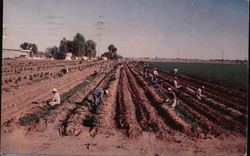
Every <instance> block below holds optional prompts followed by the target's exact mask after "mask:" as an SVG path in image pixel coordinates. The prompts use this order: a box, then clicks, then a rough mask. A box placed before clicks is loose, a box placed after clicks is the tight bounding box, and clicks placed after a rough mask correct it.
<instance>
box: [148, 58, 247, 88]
mask: <svg viewBox="0 0 250 156" xmlns="http://www.w3.org/2000/svg"><path fill="white" fill-rule="evenodd" d="M150 64H152V65H153V66H155V67H157V68H159V69H163V70H165V71H167V72H170V71H172V70H173V69H175V68H178V69H179V71H180V73H184V74H185V75H192V76H194V77H198V78H202V79H205V80H207V81H212V82H216V83H219V82H223V83H228V84H229V85H235V84H239V85H242V86H246V85H247V82H248V67H247V65H241V64H209V63H177V62H150ZM204 85H205V84H204Z"/></svg>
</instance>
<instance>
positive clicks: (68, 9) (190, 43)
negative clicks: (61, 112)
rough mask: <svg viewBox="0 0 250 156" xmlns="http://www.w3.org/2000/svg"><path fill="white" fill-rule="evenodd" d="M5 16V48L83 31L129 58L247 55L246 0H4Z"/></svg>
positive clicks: (42, 45) (44, 43)
mask: <svg viewBox="0 0 250 156" xmlns="http://www.w3.org/2000/svg"><path fill="white" fill-rule="evenodd" d="M3 18H4V19H3V23H4V24H6V33H7V38H6V39H4V40H3V47H4V48H19V45H20V44H21V43H23V42H25V41H27V42H31V43H36V44H37V45H38V49H39V50H40V51H44V50H45V49H46V48H47V47H50V46H54V45H57V46H58V45H59V42H60V40H61V39H62V38H63V37H66V38H67V39H69V40H72V39H73V36H74V35H75V34H76V33H77V32H80V33H81V34H83V35H84V36H85V38H86V39H92V40H94V41H96V42H97V44H98V50H99V52H100V53H103V52H105V51H107V47H108V45H109V44H111V43H112V44H114V45H115V46H116V47H117V48H118V53H120V54H121V55H123V56H128V57H144V56H148V57H155V56H158V57H166V58H177V57H179V58H198V59H215V58H220V57H221V52H222V51H224V57H225V59H248V18H249V17H248V2H247V1H246V0H4V15H3ZM98 21H101V22H103V24H100V25H99V26H98V24H97V22H98ZM97 27H99V29H97ZM100 29H102V30H100Z"/></svg>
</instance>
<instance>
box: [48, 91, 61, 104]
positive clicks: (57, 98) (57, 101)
mask: <svg viewBox="0 0 250 156" xmlns="http://www.w3.org/2000/svg"><path fill="white" fill-rule="evenodd" d="M52 93H53V94H54V97H53V98H52V100H51V101H50V102H49V105H50V106H55V105H58V104H60V103H61V97H60V94H59V93H58V90H57V89H56V88H53V89H52Z"/></svg>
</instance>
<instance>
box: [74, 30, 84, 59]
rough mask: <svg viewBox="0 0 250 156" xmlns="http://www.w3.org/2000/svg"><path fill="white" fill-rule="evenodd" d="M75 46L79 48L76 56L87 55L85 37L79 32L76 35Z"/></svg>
mask: <svg viewBox="0 0 250 156" xmlns="http://www.w3.org/2000/svg"><path fill="white" fill-rule="evenodd" d="M73 42H74V44H73V45H74V46H75V48H76V50H77V53H76V56H78V57H82V56H85V55H86V49H85V38H84V36H83V35H82V34H80V33H77V34H76V36H75V37H74V40H73Z"/></svg>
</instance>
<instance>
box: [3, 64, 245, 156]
mask: <svg viewBox="0 0 250 156" xmlns="http://www.w3.org/2000/svg"><path fill="white" fill-rule="evenodd" d="M2 64H3V65H2V100H1V101H2V103H1V106H2V113H1V114H2V115H1V123H2V125H1V126H2V132H1V134H2V153H22V154H67V155H152V156H154V155H198V156H200V155H243V154H245V153H246V150H247V148H246V141H247V138H246V133H247V128H246V127H247V124H246V122H247V121H246V120H247V91H246V90H245V89H241V88H240V87H236V88H229V87H228V86H226V85H225V86H224V85H218V84H214V83H212V82H206V86H205V90H204V96H205V97H206V99H207V100H198V99H197V98H196V97H195V95H194V92H195V90H196V89H197V87H200V86H201V85H202V84H203V83H204V82H203V80H200V79H198V78H193V77H192V78H191V77H189V76H186V75H179V76H178V79H179V81H180V85H181V86H182V88H180V89H174V92H175V93H176V95H177V98H178V101H179V104H178V105H177V106H176V108H174V109H173V108H172V107H170V106H169V104H167V103H164V99H165V98H166V93H167V88H168V87H172V88H173V83H172V80H173V78H174V76H173V75H171V74H169V73H166V72H164V71H159V70H158V72H159V83H158V85H154V84H151V82H150V81H149V80H147V79H143V77H142V76H141V75H140V74H139V72H140V71H141V70H142V69H143V65H142V64H141V63H135V62H133V63H129V62H125V61H116V62H115V61H95V62H93V61H92V62H91V61H87V62H80V61H77V60H76V61H52V60H29V61H25V60H3V61H2ZM101 65H109V67H108V68H106V69H105V70H104V72H103V73H100V74H98V75H97V76H91V74H93V72H94V71H95V70H96V71H99V70H100V66H101ZM63 66H64V67H67V68H68V69H69V72H68V73H67V74H65V75H63V76H59V75H58V73H59V71H60V70H61V69H62V67H63ZM54 87H56V88H57V89H58V90H59V92H60V93H62V94H61V97H62V103H61V105H59V106H58V107H57V108H55V109H54V110H50V109H48V108H47V107H46V104H45V103H46V100H48V99H49V98H51V97H52V93H51V89H52V88H54ZM98 87H102V88H107V89H108V90H109V94H108V96H105V97H104V101H103V103H102V105H100V107H93V106H92V105H91V103H92V101H93V99H92V96H91V90H93V89H94V88H98Z"/></svg>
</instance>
